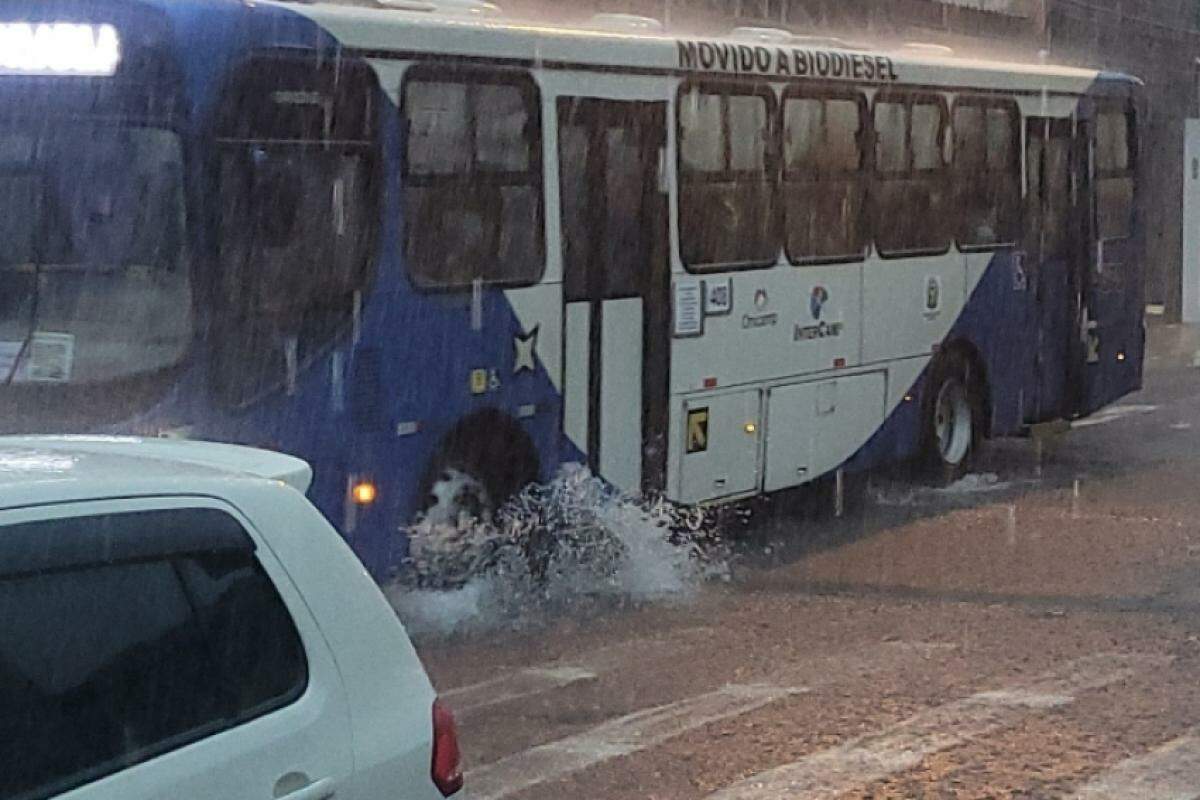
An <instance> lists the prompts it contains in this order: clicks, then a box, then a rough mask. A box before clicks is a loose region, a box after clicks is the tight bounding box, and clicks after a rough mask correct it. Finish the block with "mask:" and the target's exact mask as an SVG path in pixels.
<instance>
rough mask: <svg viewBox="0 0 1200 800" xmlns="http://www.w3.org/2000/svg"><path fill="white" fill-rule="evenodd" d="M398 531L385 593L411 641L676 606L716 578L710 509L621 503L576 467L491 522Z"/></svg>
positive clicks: (721, 554) (434, 518)
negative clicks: (402, 537) (401, 545)
mask: <svg viewBox="0 0 1200 800" xmlns="http://www.w3.org/2000/svg"><path fill="white" fill-rule="evenodd" d="M453 479H454V480H457V481H462V482H465V481H469V480H470V478H469V477H467V476H465V475H455V476H454V477H453ZM458 488H460V487H458V486H446V487H442V489H441V493H444V494H445V495H447V496H452V495H453V494H454V493H455V492H456V490H457V489H458ZM403 532H404V533H405V534H406V535H408V537H409V543H410V555H409V563H408V565H407V567H408V569H406V570H405V571H404V573H403V574H402V575H401V576H400V577H399V578H397V580H396V581H395V582H393V583H392V584H391V585H389V586H388V587H386V589H385V591H386V594H387V596H388V599H389V600H390V601H391V603H392V605H393V607H394V608H395V609H396V612H397V614H399V616H400V617H401V619H402V620H403V621H404V623H405V624H406V625H407V626H408V628H409V630H410V631H412V632H414V633H425V634H430V633H433V634H445V633H452V632H461V631H464V630H479V629H487V628H495V627H520V626H523V625H528V624H531V623H536V622H538V621H544V620H547V619H549V618H550V617H553V616H556V615H561V614H563V613H570V612H572V611H585V610H586V609H588V608H596V607H611V605H612V604H614V603H616V604H621V603H641V602H652V601H656V602H671V601H684V600H687V599H688V598H690V597H691V596H692V595H693V594H694V593H695V591H696V590H697V589H698V588H699V586H700V585H701V584H702V583H703V582H704V581H705V580H708V579H711V578H714V577H718V578H723V577H727V575H728V563H729V562H728V552H727V545H726V543H725V542H724V541H723V540H722V539H721V537H720V536H719V534H718V530H717V525H716V521H715V516H714V514H713V512H710V511H706V510H704V509H698V508H681V507H679V506H676V505H674V504H672V503H670V502H668V501H666V500H663V499H661V498H655V499H648V498H634V497H630V496H628V495H623V494H621V493H620V492H618V491H616V490H615V489H614V488H613V487H612V486H610V485H609V484H607V483H605V482H604V481H602V480H600V479H599V478H597V477H595V476H594V475H592V474H591V473H590V472H589V471H588V470H587V469H586V468H584V467H582V466H579V465H566V466H564V467H563V468H562V469H561V470H560V472H559V474H558V475H557V476H556V477H555V479H554V480H552V481H551V482H549V483H548V484H543V485H535V486H530V487H528V488H527V489H525V490H524V491H523V492H521V493H520V494H518V495H517V496H516V497H514V498H513V499H511V500H510V501H509V502H507V503H506V504H505V505H504V507H503V508H501V509H500V511H498V512H497V513H496V514H495V515H493V516H491V518H485V519H482V520H480V519H474V518H468V517H466V516H465V515H463V516H461V517H460V518H458V519H454V518H452V515H449V514H446V513H442V512H441V511H439V509H438V508H437V507H436V506H435V508H434V509H431V511H430V512H429V513H427V514H426V515H425V517H424V518H423V519H421V520H419V521H418V522H417V523H415V524H414V525H412V526H411V527H409V528H406V529H405V530H404V531H403Z"/></svg>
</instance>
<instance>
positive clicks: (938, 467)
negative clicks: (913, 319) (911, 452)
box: [921, 351, 984, 485]
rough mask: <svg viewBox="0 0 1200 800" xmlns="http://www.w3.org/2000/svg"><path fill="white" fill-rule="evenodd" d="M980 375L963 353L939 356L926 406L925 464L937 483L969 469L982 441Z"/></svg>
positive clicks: (923, 448)
mask: <svg viewBox="0 0 1200 800" xmlns="http://www.w3.org/2000/svg"><path fill="white" fill-rule="evenodd" d="M981 377H982V376H981V375H979V373H978V370H976V369H974V365H973V364H972V363H971V360H970V359H969V358H968V357H967V356H966V355H965V354H963V353H960V352H954V351H952V352H950V353H948V354H946V355H945V356H943V357H941V358H939V359H938V360H937V361H936V362H935V364H934V366H933V369H932V371H931V373H930V381H929V392H928V394H927V396H926V403H925V409H924V430H923V431H922V441H923V447H922V458H921V460H922V467H923V468H924V469H923V471H924V473H925V474H926V476H927V477H928V478H930V479H932V481H933V482H935V483H938V484H942V485H945V484H949V483H953V482H954V481H956V480H958V479H959V478H961V477H962V476H963V475H965V474H966V473H967V470H968V469H970V467H971V463H972V462H973V460H974V458H975V456H976V455H977V454H978V452H979V449H980V446H981V445H982V442H983V430H984V419H983V418H984V412H983V387H982V385H981Z"/></svg>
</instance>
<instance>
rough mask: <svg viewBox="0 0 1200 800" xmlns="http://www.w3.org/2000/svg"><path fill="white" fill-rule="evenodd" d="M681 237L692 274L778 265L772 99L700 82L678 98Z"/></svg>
mask: <svg viewBox="0 0 1200 800" xmlns="http://www.w3.org/2000/svg"><path fill="white" fill-rule="evenodd" d="M678 107H679V167H680V168H679V183H680V186H679V240H680V251H681V252H680V254H681V256H682V258H683V262H684V264H686V265H687V266H688V267H689V268H691V269H700V270H704V269H729V268H739V267H749V266H755V265H768V264H773V263H774V262H775V259H776V257H777V255H778V253H779V241H778V221H777V214H776V209H775V188H776V175H775V152H774V151H775V132H774V131H775V126H774V122H773V120H774V108H775V103H774V96H773V95H772V94H771V93H770V91H769V90H761V91H760V90H758V89H756V88H755V87H750V86H732V85H712V86H706V85H695V86H691V87H685V88H684V90H682V91H681V93H680V95H679V102H678Z"/></svg>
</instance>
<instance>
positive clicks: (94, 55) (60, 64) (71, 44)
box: [0, 22, 121, 75]
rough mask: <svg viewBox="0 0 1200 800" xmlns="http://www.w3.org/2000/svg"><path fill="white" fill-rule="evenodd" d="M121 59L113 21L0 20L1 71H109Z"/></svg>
mask: <svg viewBox="0 0 1200 800" xmlns="http://www.w3.org/2000/svg"><path fill="white" fill-rule="evenodd" d="M120 62H121V41H120V39H119V38H118V37H117V29H116V28H114V27H113V26H112V25H84V24H80V23H75V22H37V23H28V22H0V74H3V75H112V74H114V73H115V72H116V71H117V64H119V63H120Z"/></svg>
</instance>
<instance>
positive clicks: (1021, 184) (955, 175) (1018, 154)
mask: <svg viewBox="0 0 1200 800" xmlns="http://www.w3.org/2000/svg"><path fill="white" fill-rule="evenodd" d="M959 106H967V107H972V108H979V109H981V110H982V111H983V112H984V126H985V127H984V141H985V145H984V148H985V153H984V158H985V160H986V157H987V154H986V140H987V127H986V125H987V111H988V109H993V108H1002V109H1005V110H1006V111H1008V112H1009V114H1010V120H1011V122H1012V129H1013V130H1012V134H1013V140H1012V141H1013V148H1012V163H1011V164H1009V167H1010V168H1011V169H1012V173H1011V177H1013V179H1014V181H1015V188H1016V192H1017V197H1016V200H1017V204H1016V207H1015V210H1014V211H1013V216H1014V220H1013V221H1012V225H1013V229H1014V231H1015V232H1016V235H1015V236H1014V237H1013V238H1011V239H1008V240H1004V239H1002V240H1000V241H996V242H991V243H989V244H964V243H963V236H962V234H963V220H962V219H960V216H961V215H960V214H959V213H958V212H957V209H958V208H960V206H959V204H958V202H957V198H958V195H959V193H960V191H961V189H962V177H961V175H960V172H959V166H958V164H959V161H958V158H959V153H958V141H957V138H954V137H955V136H956V129H955V127H954V112H955V111H956V110H958V107H959ZM1024 120H1025V118H1024V116H1023V115H1022V114H1021V108H1020V106H1019V105H1018V104H1017V101H1016V100H1015V99H1013V98H1012V97H1011V96H1007V95H991V96H989V95H982V94H974V93H972V94H960V95H957V96H955V98H954V103H953V104H952V105H951V106H950V120H949V135H950V136H951V137H952V139H951V141H952V142H953V143H954V145H953V147H952V152H951V154H950V164H949V168H950V181H951V183H952V184H953V191H952V193H951V198H952V200H954V201H955V208H956V212H955V214H954V232H953V235H952V237H951V238H952V239H953V240H954V246H955V247H957V248H958V251H959V252H960V253H987V252H992V251H994V250H1001V249H1004V248H1011V247H1016V246H1017V244H1018V243H1019V242H1020V239H1021V228H1022V224H1023V221H1022V210H1023V203H1024V194H1025V176H1024V174H1023V172H1022V169H1021V164H1022V160H1023V157H1022V151H1023V150H1024V146H1025V145H1024V137H1023V136H1022V130H1023V129H1024V125H1025V122H1024Z"/></svg>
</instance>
